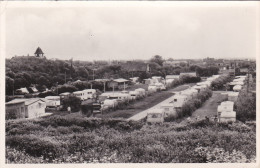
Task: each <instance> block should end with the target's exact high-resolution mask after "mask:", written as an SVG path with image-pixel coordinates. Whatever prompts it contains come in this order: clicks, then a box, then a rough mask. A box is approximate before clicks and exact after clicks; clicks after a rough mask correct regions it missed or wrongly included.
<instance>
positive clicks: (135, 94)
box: [98, 88, 146, 111]
mask: <svg viewBox="0 0 260 168" xmlns="http://www.w3.org/2000/svg"><path fill="white" fill-rule="evenodd" d="M145 96H146V91H145V89H143V88H138V89H135V90H134V91H125V90H124V91H121V92H105V93H102V94H101V95H99V97H98V101H99V102H100V103H101V110H103V111H104V110H113V109H115V108H117V107H118V106H119V105H122V104H128V103H129V102H131V101H135V100H138V99H140V98H143V97H145Z"/></svg>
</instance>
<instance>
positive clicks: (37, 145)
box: [6, 135, 64, 159]
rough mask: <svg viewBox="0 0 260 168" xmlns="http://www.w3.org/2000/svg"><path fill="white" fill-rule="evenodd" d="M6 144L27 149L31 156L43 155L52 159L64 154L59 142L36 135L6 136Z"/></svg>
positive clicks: (23, 149)
mask: <svg viewBox="0 0 260 168" xmlns="http://www.w3.org/2000/svg"><path fill="white" fill-rule="evenodd" d="M6 145H8V146H10V147H13V148H16V149H18V150H21V151H25V152H26V153H28V154H29V155H31V156H36V157H41V156H43V158H44V159H52V158H55V157H58V156H61V155H63V154H64V149H63V148H62V146H61V145H60V144H59V143H57V142H53V141H49V140H44V139H43V138H41V137H37V136H35V135H15V136H9V137H7V138H6Z"/></svg>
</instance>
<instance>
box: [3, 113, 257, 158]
mask: <svg viewBox="0 0 260 168" xmlns="http://www.w3.org/2000/svg"><path fill="white" fill-rule="evenodd" d="M255 130H256V128H255V125H251V126H249V125H245V124H242V123H240V122H236V123H233V124H228V123H225V124H215V123H213V122H207V121H205V120H202V121H196V122H192V123H189V124H187V125H183V124H180V123H164V124H162V125H146V124H145V123H143V122H133V121H129V122H128V121H123V120H115V119H85V118H82V117H68V116H49V117H46V118H41V119H37V120H30V121H28V120H25V121H7V122H6V162H7V163H118V162H119V163H151V162H156V163H205V162H218V163H221V162H255V156H256V133H255ZM216 151H223V152H222V153H218V152H216ZM212 154H214V157H212Z"/></svg>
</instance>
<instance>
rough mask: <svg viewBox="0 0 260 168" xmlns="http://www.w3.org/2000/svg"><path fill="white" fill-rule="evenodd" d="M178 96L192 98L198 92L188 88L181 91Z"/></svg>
mask: <svg viewBox="0 0 260 168" xmlns="http://www.w3.org/2000/svg"><path fill="white" fill-rule="evenodd" d="M180 94H181V95H186V96H187V97H190V98H192V97H194V96H196V95H197V94H198V90H197V89H194V88H189V89H186V90H183V91H181V92H180Z"/></svg>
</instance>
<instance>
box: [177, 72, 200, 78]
mask: <svg viewBox="0 0 260 168" xmlns="http://www.w3.org/2000/svg"><path fill="white" fill-rule="evenodd" d="M186 75H187V76H193V77H197V73H196V72H181V73H180V77H182V76H186Z"/></svg>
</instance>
